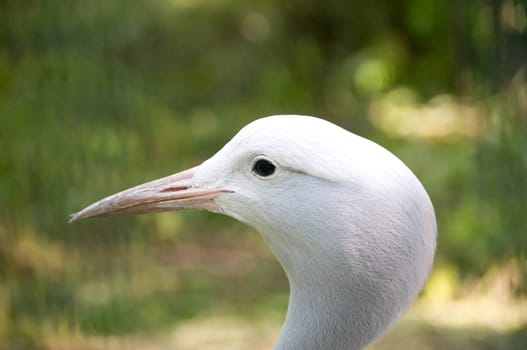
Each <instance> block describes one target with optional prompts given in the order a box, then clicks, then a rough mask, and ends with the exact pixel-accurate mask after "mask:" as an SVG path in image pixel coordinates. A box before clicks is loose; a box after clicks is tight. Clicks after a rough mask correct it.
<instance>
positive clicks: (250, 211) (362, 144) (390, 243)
mask: <svg viewBox="0 0 527 350" xmlns="http://www.w3.org/2000/svg"><path fill="white" fill-rule="evenodd" d="M176 209H207V210H210V211H214V212H221V213H224V214H227V215H229V216H232V217H234V218H236V219H238V220H240V221H242V222H244V223H247V224H249V225H251V226H253V227H255V228H256V229H257V230H258V231H259V232H260V233H261V234H262V236H263V237H264V238H265V240H266V241H267V242H268V243H269V245H270V246H271V248H272V249H273V251H274V253H275V255H276V257H277V258H278V260H279V261H280V263H281V264H282V266H283V268H284V270H285V272H286V274H287V277H288V279H289V283H290V287H291V296H290V302H289V307H288V311H287V316H286V320H285V324H284V326H283V329H282V332H281V334H280V337H279V339H278V342H277V344H276V346H275V349H280V350H296V349H298V350H300V349H302V350H310V349H313V350H314V349H332V350H338V349H346V350H349V349H361V348H362V347H364V346H366V345H367V344H369V343H370V342H371V341H373V340H374V339H375V338H376V337H378V336H379V335H380V334H381V333H382V332H383V331H385V330H386V328H387V327H388V326H389V325H390V324H391V323H392V322H393V321H394V320H395V319H396V318H397V316H398V315H400V313H401V312H402V311H403V310H404V309H405V308H407V307H408V305H409V304H410V303H411V302H412V300H414V299H415V297H416V296H417V294H418V292H419V291H420V290H421V288H422V286H423V284H424V282H425V280H426V277H427V276H428V273H429V271H430V269H431V266H432V262H433V257H434V252H435V245H436V222H435V215H434V210H433V207H432V204H431V202H430V199H429V197H428V195H427V193H426V191H425V190H424V188H423V187H422V185H421V183H420V182H419V181H418V180H417V178H416V177H415V176H414V175H413V173H412V172H411V171H410V170H409V169H408V168H407V167H406V166H405V165H404V164H403V163H402V162H401V161H400V160H399V159H398V158H397V157H395V156H394V155H393V154H391V153H390V152H388V151H387V150H385V149H384V148H382V147H381V146H379V145H377V144H375V143H373V142H371V141H368V140H366V139H364V138H362V137H359V136H357V135H354V134H352V133H350V132H348V131H346V130H344V129H342V128H340V127H338V126H336V125H334V124H332V123H330V122H327V121H325V120H322V119H318V118H314V117H307V116H295V115H279V116H271V117H267V118H262V119H259V120H256V121H254V122H252V123H250V124H249V125H247V126H246V127H244V128H243V129H242V130H241V131H240V132H239V133H238V134H237V135H236V136H235V137H234V138H233V139H232V140H231V141H230V142H229V143H227V144H226V145H225V146H224V147H223V148H222V149H221V150H220V151H219V152H218V153H216V154H215V155H214V156H213V157H211V158H210V159H208V160H207V161H205V162H204V163H203V164H201V165H199V166H198V167H195V168H193V169H189V170H187V171H184V172H181V173H178V174H175V175H171V176H168V177H165V178H162V179H159V180H155V181H152V182H149V183H146V184H143V185H139V186H137V187H134V188H131V189H128V190H125V191H123V192H120V193H117V194H115V195H112V196H110V197H107V198H105V199H103V200H101V201H99V202H97V203H95V204H92V205H91V206H89V207H87V208H86V209H84V210H82V211H80V212H79V213H77V214H74V215H73V216H72V219H71V221H74V220H77V219H79V218H84V217H91V216H100V215H121V214H136V213H143V212H153V211H164V210H176Z"/></svg>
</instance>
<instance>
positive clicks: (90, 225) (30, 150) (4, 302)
mask: <svg viewBox="0 0 527 350" xmlns="http://www.w3.org/2000/svg"><path fill="white" fill-rule="evenodd" d="M526 11H527V3H526V2H525V1H524V0H521V1H520V0H486V1H470V0H463V1H450V2H445V1H441V0H430V1H418V0H411V1H407V2H406V3H405V4H404V5H401V4H399V3H398V2H391V1H388V0H374V1H366V2H343V1H337V0H326V1H316V0H303V1H300V0H292V1H278V0H266V1H264V0H258V1H251V2H247V1H241V0H219V1H205V0H194V1H192V0H151V1H146V0H143V1H141V0H135V1H125V0H107V1H88V0H70V1H66V2H65V1H60V0H26V1H13V0H0V348H6V349H46V348H49V349H54V348H60V346H63V347H64V348H68V349H72V348H73V349H74V348H86V347H88V348H105V346H106V345H107V343H104V342H102V343H98V342H97V341H95V342H92V340H93V339H113V338H112V337H119V339H136V338H135V337H137V336H139V337H143V336H145V337H148V341H147V342H148V343H152V342H155V340H153V339H159V337H161V335H160V334H166V333H167V332H170V330H172V329H174V328H176V329H180V328H179V327H183V326H184V325H186V324H187V322H190V321H189V320H196V319H198V320H201V319H205V320H207V319H216V318H218V317H224V316H225V317H238V318H242V319H244V320H245V319H247V320H250V321H251V322H252V323H254V324H259V323H258V322H259V321H257V320H262V319H263V320H270V321H269V322H270V323H271V324H273V325H279V324H280V322H281V319H282V317H283V314H284V312H285V309H286V306H287V296H288V286H287V281H286V279H285V277H284V275H283V273H282V271H281V269H280V266H279V265H278V263H277V262H275V260H274V259H273V257H272V254H271V253H270V251H269V250H268V248H267V247H266V246H265V244H264V243H263V242H262V241H261V239H260V238H259V236H258V235H257V234H255V232H254V231H253V230H251V229H250V228H247V227H245V226H243V225H242V224H239V223H236V222H234V221H233V220H231V219H228V218H225V217H221V216H217V215H212V214H208V213H177V214H174V213H168V214H159V215H151V216H144V217H135V218H130V217H129V218H114V219H101V220H93V221H86V222H82V223H79V224H76V225H68V224H67V219H68V214H69V213H71V212H74V211H76V210H78V209H80V208H82V207H84V206H85V205H86V204H89V203H91V202H92V201H94V200H97V199H99V198H101V197H103V196H105V195H107V194H110V193H113V192H115V191H117V190H119V189H123V188H126V187H128V186H131V185H134V184H138V183H142V182H144V181H146V180H150V179H154V178H157V177H160V176H163V175H166V174H170V173H173V172H175V171H177V170H181V169H184V168H186V167H189V166H192V165H195V164H198V163H199V162H200V161H202V160H204V159H206V158H207V157H209V156H210V155H211V154H213V152H215V151H216V150H217V149H218V148H219V147H220V146H222V145H223V144H224V143H225V142H226V141H227V140H229V139H230V137H231V136H232V135H234V133H235V132H236V131H237V130H238V129H239V128H240V127H241V126H243V125H245V124H246V123H248V122H249V121H251V120H253V119H256V118H258V117H261V116H265V115H269V114H285V113H295V114H311V115H318V116H323V117H325V118H327V119H329V120H332V121H334V122H335V123H337V124H339V125H341V126H343V127H345V128H347V129H350V130H353V131H354V132H355V133H358V134H361V135H363V136H366V137H368V138H371V139H373V140H375V141H376V142H378V143H380V144H382V145H384V146H386V147H387V148H389V149H390V150H392V151H393V152H394V153H395V154H396V155H398V156H399V157H400V158H401V159H403V160H404V161H405V162H406V163H407V164H408V165H409V166H410V168H412V169H413V170H414V171H415V173H416V174H417V175H418V177H419V178H420V179H421V180H422V182H423V183H424V184H425V187H426V188H427V189H428V190H429V193H430V194H431V197H432V200H433V202H434V205H435V208H436V211H437V216H438V224H439V246H438V253H437V263H436V268H435V270H434V273H433V274H432V277H431V279H430V283H429V285H428V287H427V288H426V290H425V292H424V294H423V298H422V299H421V300H420V302H419V303H418V305H417V306H416V307H415V308H414V309H413V310H412V311H411V312H410V316H408V317H409V318H410V319H409V320H408V319H407V320H406V321H404V322H403V323H402V324H401V325H400V326H398V327H396V328H395V331H397V333H398V334H399V335H393V338H392V336H390V338H389V339H390V341H391V343H390V344H391V346H392V347H390V348H394V347H396V346H397V344H399V343H400V344H402V345H401V348H405V349H406V348H408V346H410V345H408V344H409V343H408V342H407V341H406V340H405V339H406V338H405V335H406V336H411V337H412V338H414V339H415V338H416V335H418V336H417V338H418V339H419V340H420V341H421V343H417V344H426V346H428V347H429V348H434V349H441V348H459V349H467V348H469V349H523V348H525V347H527V336H526V335H525V334H526V332H527V326H526V325H527V316H525V315H527V309H526V308H525V288H526V286H527V260H526V256H525V255H526V251H527V219H526V215H525V214H526V213H527V175H526V174H527V158H526V155H525V150H527V137H526V135H527V77H526V75H527V72H526V68H525V62H526V60H525V58H526V57H527V17H526ZM489 276H491V277H492V278H491V277H489ZM497 289H499V292H496V290H497ZM475 292H477V293H476V294H478V295H479V296H493V297H495V298H494V299H493V300H495V299H496V298H497V299H499V300H501V301H503V300H505V301H506V304H507V305H508V306H510V307H508V308H506V307H502V308H501V312H500V313H498V314H499V315H500V316H504V315H505V313H506V312H507V311H506V310H525V312H524V313H523V314H522V315H519V316H518V317H516V318H514V317H513V321H510V322H508V321H507V322H505V321H504V322H505V323H503V324H507V325H508V326H507V327H501V328H500V327H498V328H496V327H492V326H489V324H490V323H488V324H485V325H483V326H482V325H481V324H479V325H477V327H476V326H474V324H472V323H471V324H464V325H463V327H461V328H459V327H458V328H456V326H454V325H453V323H452V322H450V323H448V322H446V323H445V324H442V325H441V326H438V325H437V324H435V323H433V322H432V321H431V320H430V319H427V318H426V315H430V314H433V315H434V317H433V319H434V320H438V319H440V316H438V314H434V313H431V312H432V311H431V310H434V309H433V305H437V304H435V303H437V302H439V301H444V302H448V303H450V304H448V303H447V304H441V305H443V306H442V307H443V316H444V313H448V314H453V311H452V310H453V309H454V308H457V307H458V306H459V305H458V304H455V301H457V300H460V299H463V300H468V301H471V302H472V301H474V300H476V299H477V300H480V299H478V298H477V297H476V296H475V294H474V293H475ZM484 300H486V301H485V302H482V304H477V305H478V306H477V307H474V308H471V309H470V308H469V311H467V313H475V314H477V315H478V316H480V315H479V313H483V311H482V310H483V309H484V308H485V305H489V303H491V302H490V301H489V300H487V299H485V298H484ZM423 305H424V306H423ZM444 305H449V306H448V307H446V306H444ZM471 305H472V304H471ZM493 305H494V304H493ZM499 305H502V304H499ZM511 305H512V306H511ZM419 310H421V311H419ZM423 310H425V311H423ZM511 312H512V313H514V311H511ZM412 315H418V316H415V317H414V316H412ZM481 317H483V316H481ZM491 318H492V317H491ZM494 319H496V317H494ZM500 320H501V318H500ZM242 323H243V322H242ZM220 324H221V322H220ZM474 327H476V328H474ZM266 329H267V328H266ZM269 329H271V331H270V332H271V342H270V343H271V344H272V337H273V334H276V333H273V332H275V331H276V329H277V328H276V327H274V326H272V327H270V328H269ZM259 334H260V333H258V332H256V333H254V335H253V336H254V337H259ZM444 334H448V337H446V338H445V337H444V336H443V335H444ZM157 335H159V337H158V336H157ZM87 339H91V340H87ZM392 339H393V341H392ZM445 339H446V340H445ZM142 341H144V339H143V340H142ZM139 343H141V341H139ZM60 344H67V345H60ZM82 344H88V345H86V347H83V346H84V345H82ZM101 344H102V345H101ZM105 344H106V345H105ZM118 344H121V345H122V343H118ZM126 344H128V343H126ZM245 344H253V343H251V342H250V341H246V342H245ZM394 344H395V345H394ZM413 344H416V343H413ZM130 346H131V347H133V346H134V345H130ZM130 346H128V347H130ZM261 346H266V347H269V344H268V343H265V344H263V345H261ZM378 346H379V348H382V343H380V344H379V345H378ZM180 347H181V348H184V346H183V345H181V346H180ZM256 347H257V346H256V345H255V346H254V347H249V348H256ZM423 347H424V345H423ZM116 348H119V345H116ZM160 348H163V347H162V346H161V347H160ZM189 348H191V347H189ZM203 348H206V347H205V346H203ZM215 348H220V346H219V345H217V346H216V347H215ZM231 348H233V347H231ZM240 348H242V347H240ZM264 348H265V347H264ZM416 348H419V346H416Z"/></svg>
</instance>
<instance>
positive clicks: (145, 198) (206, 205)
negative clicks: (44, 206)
mask: <svg viewBox="0 0 527 350" xmlns="http://www.w3.org/2000/svg"><path fill="white" fill-rule="evenodd" d="M196 169H198V167H195V168H191V169H188V170H185V171H182V172H180V173H177V174H174V175H169V176H166V177H163V178H161V179H157V180H154V181H150V182H147V183H144V184H142V185H139V186H135V187H132V188H129V189H127V190H124V191H121V192H118V193H116V194H113V195H111V196H108V197H106V198H103V199H101V200H100V201H98V202H95V203H93V204H91V205H90V206H88V207H86V208H84V209H82V210H81V211H79V212H77V213H75V214H72V215H71V218H70V220H69V222H70V223H72V222H74V221H77V220H79V219H83V218H90V217H95V216H113V215H131V214H143V213H154V212H161V211H169V210H183V209H206V210H210V211H214V212H217V211H219V210H220V208H219V207H218V205H217V204H216V203H215V201H214V198H216V197H217V196H219V195H220V194H222V193H232V192H233V191H231V190H227V189H202V188H199V187H198V186H197V185H196V184H195V182H194V181H193V177H194V174H195V171H196Z"/></svg>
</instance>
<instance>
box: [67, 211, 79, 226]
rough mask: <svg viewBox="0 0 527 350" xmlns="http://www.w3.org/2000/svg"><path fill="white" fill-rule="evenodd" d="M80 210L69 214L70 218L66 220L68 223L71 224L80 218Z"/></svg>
mask: <svg viewBox="0 0 527 350" xmlns="http://www.w3.org/2000/svg"><path fill="white" fill-rule="evenodd" d="M79 214H80V212H77V213H73V214H70V219H69V220H68V224H73V223H74V222H75V221H77V220H79V219H82V216H80V215H79Z"/></svg>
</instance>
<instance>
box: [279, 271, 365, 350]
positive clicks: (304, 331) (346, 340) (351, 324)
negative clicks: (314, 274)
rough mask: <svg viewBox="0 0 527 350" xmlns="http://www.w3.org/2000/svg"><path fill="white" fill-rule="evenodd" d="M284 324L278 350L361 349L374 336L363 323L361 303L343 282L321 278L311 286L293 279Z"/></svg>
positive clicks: (347, 284)
mask: <svg viewBox="0 0 527 350" xmlns="http://www.w3.org/2000/svg"><path fill="white" fill-rule="evenodd" d="M290 284H291V295H290V300H289V307H288V310H287V316H286V320H285V324H284V326H283V328H282V333H281V335H280V337H279V339H278V342H277V344H276V346H275V350H286V349H287V350H294V349H302V350H315V349H334V350H340V349H342V350H344V349H346V350H358V349H361V348H362V347H364V346H365V345H366V344H367V343H369V341H370V340H371V339H372V338H373V337H374V336H375V335H372V334H369V333H370V329H371V328H370V329H368V325H367V323H366V324H361V320H360V318H359V317H355V316H358V315H360V310H359V309H360V305H359V304H358V303H354V301H353V300H352V299H353V297H352V296H351V295H350V293H352V288H351V286H350V285H349V283H346V282H344V281H342V282H338V281H334V280H333V281H331V280H320V281H312V283H311V285H306V284H304V283H302V284H299V283H296V282H295V281H294V280H291V281H290Z"/></svg>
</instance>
